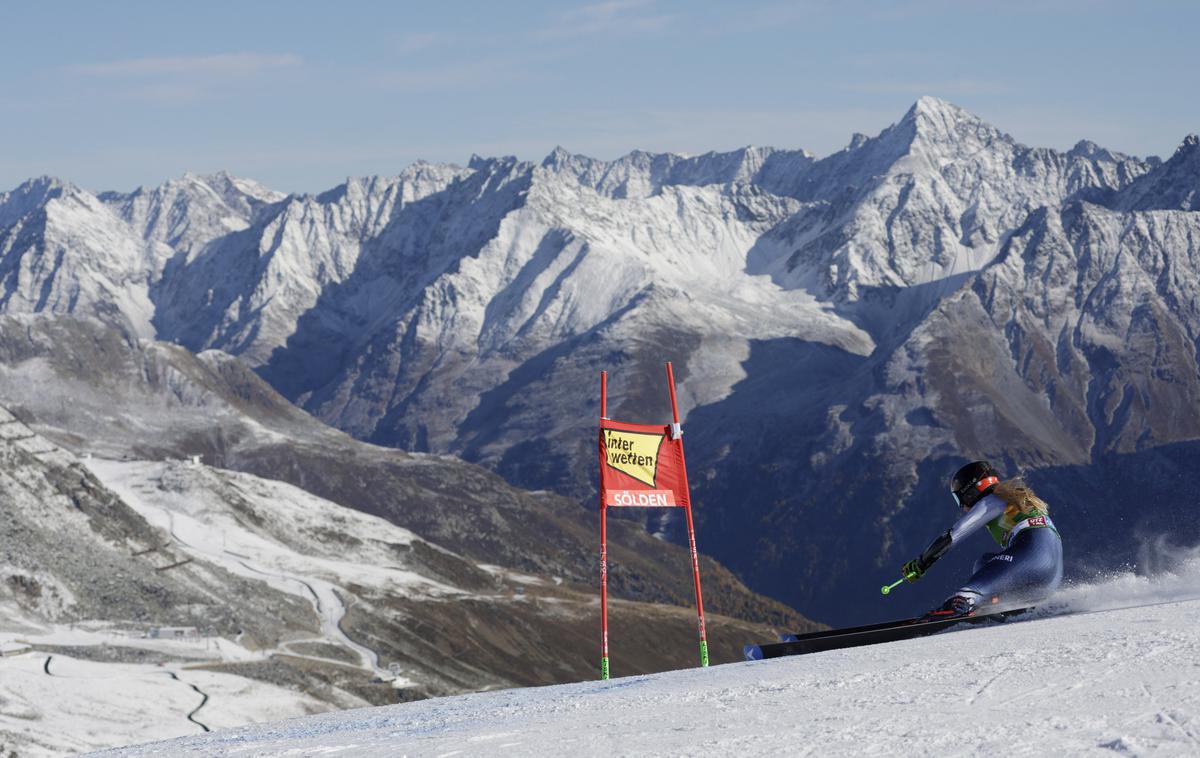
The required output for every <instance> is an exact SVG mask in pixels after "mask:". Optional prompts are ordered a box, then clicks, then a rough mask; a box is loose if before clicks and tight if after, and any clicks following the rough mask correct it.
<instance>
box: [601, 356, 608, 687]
mask: <svg viewBox="0 0 1200 758" xmlns="http://www.w3.org/2000/svg"><path fill="white" fill-rule="evenodd" d="M607 418H608V372H607V371H601V372H600V421H601V422H603V421H604V420H605V419H607ZM600 435H601V437H603V435H604V429H603V427H601V429H600ZM607 517H608V506H607V505H606V504H605V502H604V481H603V473H602V474H601V481H600V678H601V679H607V678H608V525H607V520H608V518H607Z"/></svg>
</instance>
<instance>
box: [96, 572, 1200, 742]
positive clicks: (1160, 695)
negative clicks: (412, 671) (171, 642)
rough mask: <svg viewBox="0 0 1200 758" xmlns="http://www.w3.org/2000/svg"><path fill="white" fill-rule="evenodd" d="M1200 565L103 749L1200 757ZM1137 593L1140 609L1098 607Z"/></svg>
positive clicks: (1133, 600)
mask: <svg viewBox="0 0 1200 758" xmlns="http://www.w3.org/2000/svg"><path fill="white" fill-rule="evenodd" d="M1197 568H1198V567H1197V566H1196V564H1194V563H1193V564H1192V565H1191V566H1190V567H1188V568H1186V569H1184V570H1183V571H1182V573H1180V574H1176V575H1173V576H1164V577H1160V578H1159V579H1158V580H1156V581H1147V580H1145V579H1138V578H1136V577H1132V576H1125V577H1119V578H1117V579H1114V580H1112V581H1111V582H1108V583H1104V584H1101V585H1098V586H1091V587H1077V588H1075V589H1072V590H1068V591H1067V592H1065V593H1064V597H1063V598H1062V599H1063V600H1065V601H1066V603H1067V604H1068V606H1069V607H1070V608H1072V609H1073V610H1075V611H1076V612H1077V613H1076V614H1075V615H1065V616H1057V617H1054V616H1052V617H1042V618H1035V619H1033V620H1029V621H1021V622H1014V623H1009V624H1005V625H1002V626H998V627H987V628H979V629H969V630H964V631H950V632H947V633H943V634H941V635H938V636H935V637H929V638H924V639H918V640H910V641H906V642H897V643H892V644H888V645H877V646H871V647H864V648H856V649H850V650H843V651H832V652H828V653H820V654H816V655H810V656H803V657H799V658H791V659H788V658H784V659H775V660H769V661H759V662H755V663H736V664H729V665H724V666H718V667H714V668H710V669H708V670H699V669H693V670H688V671H676V672H670V673H664V674H656V675H650V676H639V677H628V678H617V679H613V680H610V681H607V682H590V683H580V684H571V685H560V686H555V687H542V688H537V689H524V690H506V691H501V692H491V693H484V694H477V695H470V696H465V697H457V698H442V699H438V700H431V701H425V702H422V703H411V704H407V705H399V706H388V707H383V708H372V709H366V710H358V711H351V712H348V713H339V714H330V715H323V716H316V717H311V718H304V719H293V720H290V721H283V722H278V723H275V724H270V725H263V726H256V727H249V728H243V729H233V730H228V731H224V732H215V733H213V734H210V735H203V736H195V737H190V738H185V739H180V740H174V741H170V742H164V743H158V744H152V745H143V746H138V747H130V748H125V749H121V750H113V751H108V752H105V753H101V754H100V755H105V756H130V757H132V756H165V755H170V756H184V755H206V756H208V755H244V754H247V753H252V754H254V755H260V756H276V755H294V754H308V755H318V754H327V753H335V752H343V751H345V752H351V753H353V754H355V755H361V756H384V755H398V754H404V755H419V756H435V755H455V754H494V753H499V752H503V753H504V754H506V755H523V756H524V755H528V756H560V755H564V754H571V755H579V756H592V755H595V756H607V755H614V754H619V755H738V756H753V755H764V756H765V755H810V754H811V755H823V756H825V755H831V756H861V755H897V754H900V755H951V754H952V755H998V754H1004V755H1047V754H1064V755H1093V754H1094V755H1111V754H1113V753H1118V754H1123V755H1143V754H1154V755H1170V756H1175V755H1178V756H1184V755H1195V754H1196V751H1197V749H1200V708H1198V705H1197V704H1198V703H1200V668H1198V667H1197V666H1196V663H1195V660H1196V656H1197V653H1198V652H1200V600H1197V599H1195V595H1194V593H1195V587H1196V582H1195V580H1196V578H1197ZM1177 598H1188V599H1177ZM1122 603H1125V604H1128V603H1139V604H1140V607H1131V608H1126V609H1123V610H1104V611H1099V610H1095V609H1097V608H1105V607H1112V606H1113V605H1120V604H1122ZM1145 603H1157V604H1150V605H1145ZM1088 611H1090V612H1088Z"/></svg>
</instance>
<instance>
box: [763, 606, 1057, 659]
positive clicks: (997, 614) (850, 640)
mask: <svg viewBox="0 0 1200 758" xmlns="http://www.w3.org/2000/svg"><path fill="white" fill-rule="evenodd" d="M1032 610H1033V608H1032V607H1028V608H1012V609H1010V610H1005V611H994V612H991V613H979V614H975V615H971V616H957V617H955V618H948V619H936V620H933V621H925V620H922V619H919V618H915V619H904V620H901V621H886V622H883V623H881V624H870V625H868V626H854V627H848V628H845V629H829V630H827V631H823V632H811V633H809V634H796V635H791V634H789V635H781V636H782V638H783V641H782V642H775V643H769V644H765V645H746V646H745V647H744V648H743V649H742V652H743V654H744V655H745V656H746V660H748V661H759V660H763V659H765V658H780V657H782V656H785V655H807V654H808V653H820V652H823V651H825V650H841V649H842V648H848V647H859V646H860V645H877V644H879V643H881V642H896V641H898V640H908V639H913V638H915V637H924V636H926V635H929V634H936V633H938V632H941V631H943V630H946V629H949V628H951V627H953V626H956V625H958V624H985V623H995V622H999V621H1005V620H1007V619H1010V618H1013V617H1015V616H1020V615H1022V614H1025V613H1029V612H1030V611H1032Z"/></svg>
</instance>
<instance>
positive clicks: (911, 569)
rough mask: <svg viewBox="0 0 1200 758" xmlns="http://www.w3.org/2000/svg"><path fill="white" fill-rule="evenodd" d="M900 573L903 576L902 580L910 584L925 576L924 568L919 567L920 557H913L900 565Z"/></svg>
mask: <svg viewBox="0 0 1200 758" xmlns="http://www.w3.org/2000/svg"><path fill="white" fill-rule="evenodd" d="M900 575H901V576H903V577H904V581H906V582H909V583H910V584H911V583H912V582H915V581H917V580H918V579H920V578H921V577H923V576H925V569H923V568H921V559H920V558H914V559H913V560H911V561H909V562H908V563H906V564H904V565H903V566H901V567H900Z"/></svg>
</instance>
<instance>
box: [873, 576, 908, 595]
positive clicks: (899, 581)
mask: <svg viewBox="0 0 1200 758" xmlns="http://www.w3.org/2000/svg"><path fill="white" fill-rule="evenodd" d="M901 584H904V577H900V578H899V579H897V580H896V581H894V582H892V583H891V584H889V585H887V586H886V587H880V588H879V591H880V592H881V593H883V594H884V595H886V594H888V593H890V592H891V591H892V590H894V589H896V588H897V587H899V586H900V585H901Z"/></svg>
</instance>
